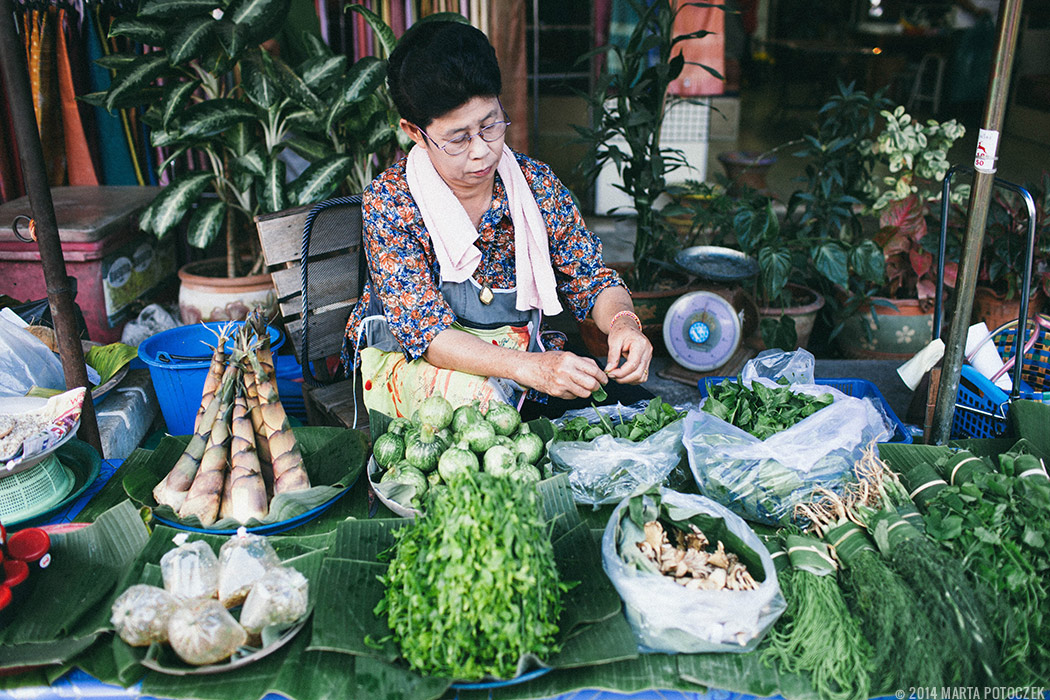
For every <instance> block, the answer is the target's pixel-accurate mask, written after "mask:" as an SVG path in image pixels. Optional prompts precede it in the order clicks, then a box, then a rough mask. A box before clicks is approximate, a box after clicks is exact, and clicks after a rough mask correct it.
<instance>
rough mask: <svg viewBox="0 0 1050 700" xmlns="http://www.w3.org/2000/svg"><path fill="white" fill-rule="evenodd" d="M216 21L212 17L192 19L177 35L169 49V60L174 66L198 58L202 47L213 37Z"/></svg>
mask: <svg viewBox="0 0 1050 700" xmlns="http://www.w3.org/2000/svg"><path fill="white" fill-rule="evenodd" d="M214 27H215V20H214V19H212V18H211V17H199V18H196V19H191V20H189V21H188V22H186V23H185V24H183V26H182V29H181V30H180V31H179V32H178V33H176V34H175V36H174V37H173V38H172V40H171V46H170V47H169V48H168V58H169V59H170V60H171V62H172V63H173V64H174V65H179V64H180V63H185V62H186V61H188V60H190V59H191V58H194V57H196V56H198V55H199V54H200V53H201V51H200V49H201V46H202V45H203V44H204V42H205V41H207V40H208V37H210V36H211V34H212V31H213V29H214Z"/></svg>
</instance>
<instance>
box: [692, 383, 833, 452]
mask: <svg viewBox="0 0 1050 700" xmlns="http://www.w3.org/2000/svg"><path fill="white" fill-rule="evenodd" d="M780 384H781V385H782V386H777V387H768V386H766V385H765V384H763V383H762V382H759V381H754V382H751V386H750V387H748V386H745V385H744V383H743V382H740V381H731V380H728V379H727V380H725V381H723V382H722V383H721V384H715V385H712V386H710V387H709V390H708V395H707V400H706V401H704V405H703V407H702V410H704V411H707V412H708V413H710V414H712V415H714V416H717V417H718V418H721V419H722V420H724V421H725V422H726V423H730V424H732V425H735V426H736V427H738V428H740V429H741V430H744V431H746V432H748V433H751V434H752V435H754V436H755V437H757V438H758V439H759V440H765V439H766V438H768V437H769V436H770V435H773V434H775V433H779V432H780V431H782V430H787V429H788V428H790V427H791V426H793V425H795V424H796V423H798V422H799V421H801V420H803V419H804V418H808V417H809V416H811V415H813V414H814V413H816V412H817V411H819V410H820V409H822V408H824V407H825V406H830V405H831V404H832V403H833V402H834V398H833V397H832V395H831V394H821V395H819V396H810V395H809V394H803V393H795V392H793V391H791V388H790V386H789V385H788V382H787V380H786V379H781V380H780Z"/></svg>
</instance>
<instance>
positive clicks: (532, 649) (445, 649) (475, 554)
mask: <svg viewBox="0 0 1050 700" xmlns="http://www.w3.org/2000/svg"><path fill="white" fill-rule="evenodd" d="M394 534H395V539H396V545H395V554H394V557H393V559H392V560H391V562H390V566H389V568H388V569H387V572H386V575H385V576H384V577H383V583H384V584H385V585H386V593H385V595H384V597H383V599H382V600H381V601H380V603H379V605H377V606H376V608H375V614H376V615H386V616H387V619H388V621H389V625H390V628H391V631H392V632H393V638H394V639H395V640H396V642H397V643H398V646H399V648H400V650H401V655H402V657H403V658H404V659H405V661H406V662H407V663H408V665H409V666H411V667H412V668H413V669H415V670H417V671H419V672H421V673H425V674H428V675H434V676H440V677H444V678H455V679H479V678H482V677H484V676H486V675H492V676H496V677H499V678H509V677H511V676H513V675H514V674H515V672H516V669H517V664H518V660H519V659H520V658H521V657H522V655H524V654H535V655H537V656H538V657H540V658H541V659H542V658H545V657H548V656H549V655H551V654H553V653H554V652H555V651H556V650H557V647H556V645H555V642H554V638H555V635H556V634H557V632H558V617H559V615H560V613H561V605H562V604H561V594H562V592H563V591H564V590H567V588H568V586H566V585H564V584H562V583H561V582H559V579H558V570H557V568H556V566H555V562H554V552H553V547H552V545H551V541H550V536H549V528H548V527H547V525H546V523H545V522H544V520H543V517H542V507H541V504H540V500H539V494H538V492H537V491H536V489H535V488H531V487H530V486H529V485H527V484H523V483H521V482H519V481H516V480H513V479H501V478H498V477H494V476H490V475H487V474H481V473H470V474H467V475H465V476H464V477H463V478H460V479H457V480H456V481H454V482H453V483H452V484H449V485H448V486H447V487H446V488H442V489H439V490H435V491H432V492H431V495H430V497H429V498H428V500H427V504H426V514H425V515H423V516H420V517H418V518H416V519H415V521H414V522H412V523H410V524H407V525H405V526H404V527H402V528H400V529H398V530H397V531H396V532H395V533H394Z"/></svg>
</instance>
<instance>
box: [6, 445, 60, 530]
mask: <svg viewBox="0 0 1050 700" xmlns="http://www.w3.org/2000/svg"><path fill="white" fill-rule="evenodd" d="M75 481H76V478H75V477H74V475H73V472H72V471H70V470H69V468H68V467H66V466H65V465H63V464H62V462H60V461H59V459H58V457H57V456H56V455H54V454H51V455H48V456H47V458H46V459H44V460H43V461H42V462H40V463H39V464H37V465H36V466H34V467H31V468H29V469H26V470H25V471H21V472H18V473H16V474H11V475H9V476H5V477H4V478H2V479H0V520H3V521H6V522H11V521H16V520H17V521H23V520H28V519H30V518H35V517H36V516H38V515H40V514H42V513H46V512H47V511H48V510H50V509H51V508H52V507H54V506H55V505H56V504H57V503H59V502H60V501H62V499H64V498H65V497H66V496H68V495H69V493H70V492H71V491H72V490H73V485H74V483H75Z"/></svg>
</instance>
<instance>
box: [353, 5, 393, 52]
mask: <svg viewBox="0 0 1050 700" xmlns="http://www.w3.org/2000/svg"><path fill="white" fill-rule="evenodd" d="M346 9H347V10H349V11H351V12H356V13H357V14H359V15H361V16H362V17H364V18H365V21H366V22H368V24H369V26H370V27H372V31H374V32H375V33H376V38H377V39H379V44H380V45H381V46H382V47H383V51H384V52H386V55H387V56H389V55H390V54H391V53H392V52H393V51H394V47H395V46H397V37H395V36H394V30H393V29H391V28H390V27H389V26H388V25H387V23H386V22H384V21H383V19H382V18H381V17H380V16H379V15H377V14H376V13H374V12H372V11H371V10H369V9H368V8H367V7H365V6H364V5H349V6H348V7H347V8H346Z"/></svg>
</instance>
